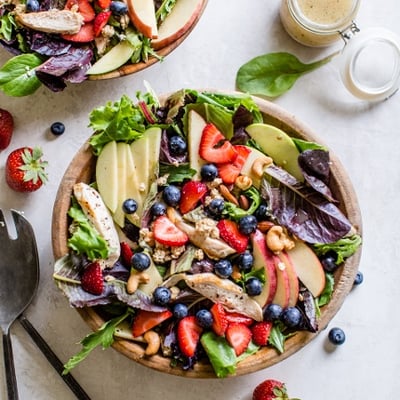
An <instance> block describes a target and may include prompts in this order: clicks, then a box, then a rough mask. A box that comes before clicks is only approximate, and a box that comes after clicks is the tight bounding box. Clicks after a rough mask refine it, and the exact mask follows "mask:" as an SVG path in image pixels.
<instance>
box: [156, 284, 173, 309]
mask: <svg viewBox="0 0 400 400" xmlns="http://www.w3.org/2000/svg"><path fill="white" fill-rule="evenodd" d="M153 300H154V302H155V303H156V304H158V305H159V306H166V305H167V304H168V303H169V301H170V300H171V291H170V290H169V289H168V288H166V287H164V286H159V287H158V288H156V289H155V290H154V292H153Z"/></svg>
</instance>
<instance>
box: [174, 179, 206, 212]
mask: <svg viewBox="0 0 400 400" xmlns="http://www.w3.org/2000/svg"><path fill="white" fill-rule="evenodd" d="M207 190H208V188H207V185H206V184H205V183H203V182H199V181H188V182H186V183H185V184H184V185H183V186H182V190H181V201H180V203H179V209H180V210H181V213H182V214H186V213H187V212H189V211H192V210H193V209H194V208H195V207H196V206H197V204H198V203H199V201H200V200H201V199H202V198H203V197H204V195H205V194H206V193H207Z"/></svg>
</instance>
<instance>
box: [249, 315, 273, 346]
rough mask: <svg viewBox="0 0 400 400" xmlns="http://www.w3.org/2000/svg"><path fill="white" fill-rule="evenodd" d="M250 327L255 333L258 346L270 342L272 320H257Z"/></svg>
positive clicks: (254, 338)
mask: <svg viewBox="0 0 400 400" xmlns="http://www.w3.org/2000/svg"><path fill="white" fill-rule="evenodd" d="M250 329H251V333H252V335H253V342H254V343H255V344H256V345H257V346H266V345H267V344H268V339H269V335H270V333H271V329H272V322H270V321H260V322H256V323H255V324H254V325H253V326H252V327H251V328H250Z"/></svg>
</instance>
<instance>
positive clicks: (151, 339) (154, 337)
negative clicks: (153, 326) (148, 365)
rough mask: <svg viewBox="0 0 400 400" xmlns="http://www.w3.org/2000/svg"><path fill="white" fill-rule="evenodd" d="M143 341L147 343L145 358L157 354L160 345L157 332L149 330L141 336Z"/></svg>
mask: <svg viewBox="0 0 400 400" xmlns="http://www.w3.org/2000/svg"><path fill="white" fill-rule="evenodd" d="M143 339H144V341H145V342H146V343H147V347H146V350H145V352H144V354H146V356H152V355H154V354H157V352H158V349H159V348H160V345H161V339H160V335H159V334H158V333H157V332H155V331H152V330H150V331H147V332H145V333H144V334H143Z"/></svg>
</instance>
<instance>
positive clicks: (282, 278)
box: [272, 254, 290, 308]
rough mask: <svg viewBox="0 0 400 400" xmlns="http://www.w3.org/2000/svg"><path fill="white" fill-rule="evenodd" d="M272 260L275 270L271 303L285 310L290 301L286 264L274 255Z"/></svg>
mask: <svg viewBox="0 0 400 400" xmlns="http://www.w3.org/2000/svg"><path fill="white" fill-rule="evenodd" d="M273 260H274V264H275V269H276V292H275V296H274V298H273V299H272V303H274V304H279V305H280V306H281V307H282V308H286V307H287V306H288V305H289V300H290V283H289V276H288V273H287V270H286V264H285V263H284V262H282V261H281V259H280V258H279V257H278V256H277V255H276V254H274V255H273Z"/></svg>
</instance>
